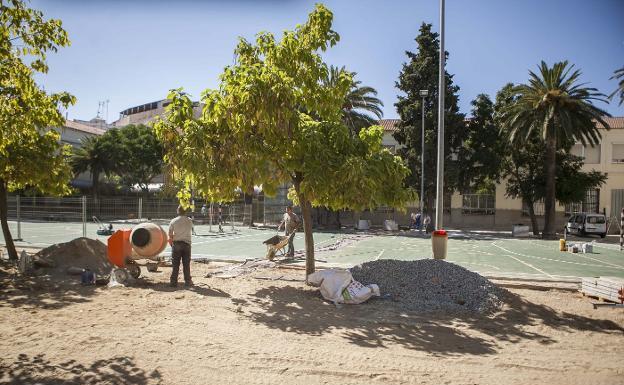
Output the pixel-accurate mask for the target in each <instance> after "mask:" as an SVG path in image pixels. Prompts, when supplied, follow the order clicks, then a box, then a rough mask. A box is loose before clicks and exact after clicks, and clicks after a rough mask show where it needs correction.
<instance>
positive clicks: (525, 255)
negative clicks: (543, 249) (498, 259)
mask: <svg viewBox="0 0 624 385" xmlns="http://www.w3.org/2000/svg"><path fill="white" fill-rule="evenodd" d="M496 242H497V241H495V242H492V246H495V247H498V248H499V249H501V250H504V251H506V252H508V253H511V254H515V255H519V256H521V257H527V258H533V259H541V260H544V261H552V262H559V263H567V264H570V265H579V266H592V267H611V268H615V269H620V270H624V267H614V266H606V265H596V264H593V263H581V262H572V261H564V260H563V259H553V258H545V257H537V256H535V255H528V254H522V253H516V252H514V251H511V250H507V249H505V248H504V247H502V246H499V245H496V244H495V243H496ZM603 263H604V262H603Z"/></svg>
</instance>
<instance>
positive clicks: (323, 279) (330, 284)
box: [308, 269, 380, 304]
mask: <svg viewBox="0 0 624 385" xmlns="http://www.w3.org/2000/svg"><path fill="white" fill-rule="evenodd" d="M308 282H309V283H310V284H312V285H315V286H320V290H321V295H322V296H323V298H325V299H327V300H330V301H332V302H334V303H347V304H358V303H362V302H365V301H366V300H368V299H369V298H370V297H372V296H374V295H375V296H379V295H380V293H379V286H377V285H366V286H364V285H362V284H361V283H359V282H357V281H355V280H353V276H352V275H351V272H350V271H348V270H342V269H328V270H321V271H317V272H315V273H312V274H310V275H309V276H308Z"/></svg>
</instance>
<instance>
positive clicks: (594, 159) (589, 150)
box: [570, 143, 600, 164]
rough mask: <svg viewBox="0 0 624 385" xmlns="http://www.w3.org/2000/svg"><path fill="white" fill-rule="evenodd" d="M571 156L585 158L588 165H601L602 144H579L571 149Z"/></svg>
mask: <svg viewBox="0 0 624 385" xmlns="http://www.w3.org/2000/svg"><path fill="white" fill-rule="evenodd" d="M570 154H572V155H576V156H580V157H581V158H584V159H585V163H586V164H600V144H597V145H595V146H583V145H582V144H580V143H577V144H575V145H574V146H572V148H571V149H570Z"/></svg>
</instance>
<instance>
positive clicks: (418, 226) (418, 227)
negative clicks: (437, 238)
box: [414, 211, 422, 230]
mask: <svg viewBox="0 0 624 385" xmlns="http://www.w3.org/2000/svg"><path fill="white" fill-rule="evenodd" d="M421 220H422V213H421V212H420V211H419V212H418V214H416V218H414V225H415V228H416V229H418V230H419V229H420V221H421Z"/></svg>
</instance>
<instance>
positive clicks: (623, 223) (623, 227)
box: [620, 208, 624, 251]
mask: <svg viewBox="0 0 624 385" xmlns="http://www.w3.org/2000/svg"><path fill="white" fill-rule="evenodd" d="M622 250H624V208H622V213H621V214H620V251H622Z"/></svg>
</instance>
